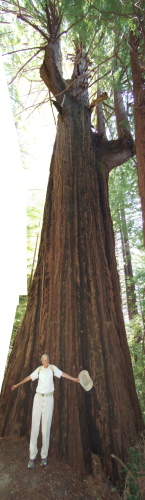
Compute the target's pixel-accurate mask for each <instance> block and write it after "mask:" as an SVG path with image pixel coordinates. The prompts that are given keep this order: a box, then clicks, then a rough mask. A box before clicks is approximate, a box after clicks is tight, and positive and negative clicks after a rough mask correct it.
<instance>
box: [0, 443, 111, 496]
mask: <svg viewBox="0 0 145 500" xmlns="http://www.w3.org/2000/svg"><path fill="white" fill-rule="evenodd" d="M28 458H29V457H28V443H27V442H26V440H24V439H19V440H15V441H12V440H10V439H6V438H4V439H3V438H0V499H1V500H43V499H48V500H65V499H66V500H82V499H84V500H119V499H120V496H119V495H118V494H117V492H116V490H115V491H114V488H113V487H112V486H111V485H108V484H107V482H106V480H105V478H104V476H103V474H102V471H101V468H100V466H99V462H98V473H97V476H96V478H95V479H94V477H93V476H90V477H88V478H86V479H85V480H80V479H78V477H77V475H76V474H75V473H74V472H73V471H72V469H71V468H70V467H69V466H67V465H65V464H63V463H60V462H58V463H52V461H49V460H48V465H47V467H44V468H43V467H41V466H40V457H38V459H37V460H36V462H35V467H34V469H32V470H29V469H28V468H27V463H28Z"/></svg>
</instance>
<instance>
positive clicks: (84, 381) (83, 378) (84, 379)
mask: <svg viewBox="0 0 145 500" xmlns="http://www.w3.org/2000/svg"><path fill="white" fill-rule="evenodd" d="M78 378H79V381H80V384H81V385H82V387H83V388H84V389H85V391H90V389H92V387H93V380H92V379H91V377H90V375H89V373H88V372H87V370H82V371H81V372H80V373H79V377H78Z"/></svg>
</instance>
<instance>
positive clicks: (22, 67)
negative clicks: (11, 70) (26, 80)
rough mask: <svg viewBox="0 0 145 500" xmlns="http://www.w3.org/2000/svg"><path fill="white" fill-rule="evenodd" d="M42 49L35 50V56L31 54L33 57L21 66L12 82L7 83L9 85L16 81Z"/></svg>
mask: <svg viewBox="0 0 145 500" xmlns="http://www.w3.org/2000/svg"><path fill="white" fill-rule="evenodd" d="M41 50H42V49H39V50H37V52H35V54H33V56H31V57H30V58H29V59H28V61H26V63H25V64H23V66H21V68H20V69H19V70H18V71H17V73H16V75H15V76H14V77H13V78H12V80H11V81H10V82H9V85H11V84H12V83H13V82H14V80H16V78H17V76H18V75H19V73H20V72H21V71H22V70H23V69H24V68H25V67H26V66H27V64H28V63H29V62H30V61H32V59H34V57H35V56H37V55H38V54H39V52H41Z"/></svg>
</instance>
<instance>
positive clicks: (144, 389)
mask: <svg viewBox="0 0 145 500" xmlns="http://www.w3.org/2000/svg"><path fill="white" fill-rule="evenodd" d="M126 329H127V338H128V345H129V350H130V355H131V361H132V367H133V372H134V378H135V385H136V391H137V395H138V398H139V402H140V406H141V409H142V414H143V418H144V421H145V344H144V342H145V338H144V325H143V321H142V317H141V315H136V316H135V317H134V318H133V319H132V320H131V321H130V323H129V324H128V325H127V327H126Z"/></svg>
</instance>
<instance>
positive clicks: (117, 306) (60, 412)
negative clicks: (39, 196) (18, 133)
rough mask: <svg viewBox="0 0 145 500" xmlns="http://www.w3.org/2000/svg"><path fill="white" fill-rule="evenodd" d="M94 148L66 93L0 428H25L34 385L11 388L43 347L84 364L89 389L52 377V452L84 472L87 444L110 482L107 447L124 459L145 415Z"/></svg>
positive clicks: (114, 471) (69, 367) (65, 366)
mask: <svg viewBox="0 0 145 500" xmlns="http://www.w3.org/2000/svg"><path fill="white" fill-rule="evenodd" d="M101 147H102V146H100V147H99V143H98V140H97V141H96V134H92V131H91V119H90V111H89V110H88V109H87V106H86V105H84V103H83V102H82V101H78V100H74V99H73V98H72V96H71V95H67V96H66V101H65V108H63V110H62V115H59V117H58V128H57V137H56V142H55V146H54V151H53V157H52V162H51V170H50V178H49V184H48V191H47V196H46V203H45V210H44V221H43V228H42V235H41V244H40V251H39V258H38V265H37V269H36V272H35V275H34V279H33V283H32V287H31V290H30V294H29V302H28V307H27V311H26V314H25V317H24V320H23V323H22V326H21V328H20V331H19V333H18V335H17V338H16V340H15V343H14V348H13V352H12V354H11V356H10V359H9V363H8V367H7V373H6V376H5V379H4V383H3V390H2V412H3V416H2V421H1V435H2V436H4V435H5V436H9V435H12V436H23V435H26V434H29V431H30V421H31V407H32V397H33V393H34V389H33V387H34V385H33V384H31V386H30V385H29V384H26V385H24V386H21V387H19V388H18V390H15V391H14V392H13V393H11V392H10V387H11V385H12V384H13V383H16V382H17V381H19V380H20V379H22V378H24V377H25V376H26V375H28V374H29V373H31V372H32V371H33V370H34V369H35V368H36V367H37V366H38V365H39V364H40V361H39V357H40V355H41V353H42V352H49V354H50V362H51V363H54V364H56V365H57V366H59V367H60V368H61V369H62V370H63V371H65V372H67V373H69V374H72V375H74V376H77V375H78V374H79V372H80V370H81V369H87V370H88V371H89V373H90V375H91V377H92V379H93V382H94V387H93V389H92V390H91V391H90V392H89V393H86V392H85V391H84V390H83V389H82V387H81V386H78V384H75V383H72V382H69V381H66V380H64V379H62V380H60V381H58V380H56V383H55V410H54V417H53V425H52V432H51V446H50V455H51V454H52V455H53V458H54V459H57V458H59V459H60V458H61V459H63V460H65V461H66V462H67V463H68V464H70V465H71V466H72V467H73V468H74V469H75V470H79V471H80V472H81V473H86V472H90V471H91V470H92V468H91V467H92V466H91V452H93V453H95V454H98V455H99V457H100V458H101V460H102V464H103V467H104V468H105V470H106V473H107V475H109V476H110V477H111V478H112V479H114V480H115V481H116V480H117V478H118V465H117V464H116V463H114V462H113V460H112V459H111V453H114V454H115V455H117V456H118V457H120V458H121V459H122V460H123V461H125V460H126V457H127V450H128V448H129V446H130V444H131V442H132V439H133V437H135V436H136V434H137V433H138V432H139V431H141V430H142V428H143V422H142V417H141V411H140V407H139V403H138V399H137V396H136V391H135V384H134V379H133V373H132V367H131V361H130V356H129V350H128V346H127V341H126V335H125V329H124V323H123V316H122V311H121V302H120V289H119V281H118V274H117V268H116V260H115V250H114V237H113V230H112V223H111V218H110V211H109V205H108V173H107V170H106V164H105V165H104V164H103V163H102V160H101V151H102V149H101ZM32 386H33V387H32Z"/></svg>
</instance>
